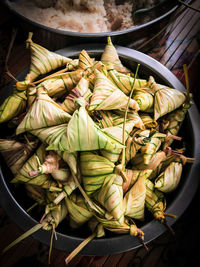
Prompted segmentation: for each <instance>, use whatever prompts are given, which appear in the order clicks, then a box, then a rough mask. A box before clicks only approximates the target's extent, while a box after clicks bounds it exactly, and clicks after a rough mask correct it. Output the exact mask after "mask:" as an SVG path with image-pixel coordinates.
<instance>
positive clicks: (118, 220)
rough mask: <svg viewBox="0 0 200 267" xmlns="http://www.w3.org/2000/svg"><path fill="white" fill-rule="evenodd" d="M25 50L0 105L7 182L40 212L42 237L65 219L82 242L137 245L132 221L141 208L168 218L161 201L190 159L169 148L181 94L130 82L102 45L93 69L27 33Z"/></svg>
mask: <svg viewBox="0 0 200 267" xmlns="http://www.w3.org/2000/svg"><path fill="white" fill-rule="evenodd" d="M26 43H27V46H28V47H29V48H30V51H31V63H30V69H29V73H28V74H27V76H26V77H25V80H24V81H22V82H19V81H18V82H16V86H15V89H14V92H13V93H12V94H11V95H10V96H9V97H8V98H7V99H6V100H5V101H4V103H3V104H2V105H1V107H0V122H1V123H2V122H3V123H5V122H7V123H8V126H9V127H14V131H15V135H13V136H12V138H10V139H0V151H1V153H2V155H3V156H4V157H5V159H6V162H7V164H8V166H9V167H10V169H11V170H12V172H13V174H14V178H13V179H12V181H11V183H14V184H24V185H25V189H26V192H27V194H28V195H29V196H30V197H31V198H32V199H33V200H34V201H35V202H36V203H37V204H39V205H40V206H43V207H44V216H43V217H42V219H41V222H40V224H39V225H40V226H39V227H41V228H43V229H45V230H51V229H55V227H57V226H58V224H59V223H60V222H61V221H62V220H64V219H66V220H68V223H69V225H70V227H71V228H73V229H76V228H78V227H80V226H82V225H86V224H87V225H88V227H89V229H90V230H91V233H92V235H91V238H89V240H91V239H92V238H94V237H102V236H104V235H105V232H106V231H107V230H109V231H112V232H114V233H119V234H125V233H127V234H130V235H133V236H138V237H139V238H140V239H141V240H142V239H143V235H144V234H143V232H142V231H141V230H140V229H139V228H137V226H136V224H137V221H138V220H141V221H143V220H144V215H145V212H146V210H148V212H150V213H152V216H154V217H155V218H156V219H157V220H159V221H160V222H162V223H165V222H166V220H165V216H167V215H169V216H173V215H170V214H167V213H165V209H166V200H165V194H168V193H169V192H171V191H173V190H174V189H176V187H177V185H178V184H179V181H180V178H181V173H182V168H183V165H184V164H185V163H186V162H192V161H193V159H190V158H187V157H185V156H184V155H183V153H184V148H183V149H177V150H174V149H172V148H171V147H170V146H171V144H172V142H173V140H174V139H176V140H180V139H181V138H180V137H178V136H177V134H178V132H179V129H180V127H181V125H182V122H183V120H184V118H185V115H186V113H187V110H188V108H189V107H190V95H189V93H183V92H181V91H179V90H176V89H172V88H169V87H167V86H164V85H160V84H157V83H156V81H155V80H154V78H153V77H152V76H150V77H149V79H148V80H145V79H140V78H138V77H139V75H137V73H135V74H134V73H132V72H131V71H130V70H129V69H127V68H126V67H125V66H123V65H122V62H121V61H120V59H119V56H118V54H117V51H116V49H115V47H114V46H113V44H112V42H111V39H110V38H108V43H107V45H106V46H105V49H104V51H103V53H102V55H101V58H100V61H96V59H95V58H91V57H90V56H89V55H88V53H87V52H86V51H85V50H82V51H81V53H80V54H79V57H78V58H77V59H70V58H67V57H64V56H62V55H59V54H56V53H54V52H50V51H48V50H47V49H45V48H43V47H41V46H40V45H38V44H35V43H34V42H33V41H32V34H31V33H30V34H29V38H28V40H27V41H26ZM141 68H142V66H141ZM139 72H140V71H138V73H139ZM41 75H42V76H41ZM45 75H46V76H45ZM41 77H42V78H41ZM39 78H41V79H40V80H37V79H39ZM176 142H177V141H176ZM152 218H153V217H152ZM105 229H106V231H105Z"/></svg>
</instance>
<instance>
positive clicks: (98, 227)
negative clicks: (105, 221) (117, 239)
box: [88, 217, 105, 238]
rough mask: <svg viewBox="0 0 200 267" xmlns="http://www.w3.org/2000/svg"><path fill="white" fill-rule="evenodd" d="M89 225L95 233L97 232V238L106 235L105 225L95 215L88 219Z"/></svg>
mask: <svg viewBox="0 0 200 267" xmlns="http://www.w3.org/2000/svg"><path fill="white" fill-rule="evenodd" d="M88 227H89V228H90V230H91V231H92V233H94V232H95V233H96V237H97V238H99V237H103V236H105V231H104V227H103V225H102V224H101V223H99V222H98V221H97V219H96V218H95V217H92V218H91V219H90V220H89V221H88Z"/></svg>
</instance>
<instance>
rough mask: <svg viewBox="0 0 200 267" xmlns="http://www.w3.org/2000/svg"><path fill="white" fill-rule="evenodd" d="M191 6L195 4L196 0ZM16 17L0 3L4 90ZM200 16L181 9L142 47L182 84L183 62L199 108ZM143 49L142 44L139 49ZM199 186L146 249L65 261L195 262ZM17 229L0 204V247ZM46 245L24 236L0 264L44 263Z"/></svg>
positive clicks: (15, 59)
mask: <svg viewBox="0 0 200 267" xmlns="http://www.w3.org/2000/svg"><path fill="white" fill-rule="evenodd" d="M191 4H192V5H194V6H195V7H198V8H200V3H199V1H198V0H196V1H191ZM15 20H16V18H15V16H14V15H13V14H11V13H10V12H9V10H8V9H7V8H5V7H4V6H3V5H2V4H0V85H1V86H0V88H1V89H0V90H1V93H3V92H4V90H6V85H7V84H8V83H9V82H10V78H9V77H8V76H6V75H5V73H4V62H5V56H6V53H7V48H8V44H9V42H10V38H11V34H12V28H13V26H14V25H15ZM199 22H200V16H199V13H197V12H195V11H193V10H190V9H186V10H185V11H183V12H182V13H181V14H180V15H179V16H178V17H177V18H176V20H174V21H173V22H172V23H171V24H170V26H169V27H168V28H167V30H166V31H165V34H164V36H163V37H162V38H161V39H160V41H159V42H158V43H157V46H155V47H154V49H153V50H151V51H147V53H148V55H150V56H151V57H153V58H155V59H157V60H158V61H160V62H161V63H162V64H163V65H165V66H166V67H167V68H168V69H170V70H171V71H172V72H173V73H174V74H175V75H176V76H177V77H178V78H179V79H180V80H181V81H182V82H183V83H185V79H184V74H183V64H187V65H188V69H189V77H190V87H191V91H192V94H193V96H194V102H195V103H196V105H197V107H198V108H200V90H199V81H198V80H199V75H200V72H199V67H200V60H199V59H200V53H199V52H200V47H199V42H200V31H199V30H200V28H199V25H200V24H199ZM22 36H23V34H22V35H20V36H19V37H18V36H17V39H16V41H15V46H14V48H13V50H12V54H11V57H10V60H9V68H10V71H11V72H12V74H13V75H14V76H16V75H17V74H18V73H20V72H21V71H22V70H23V69H24V66H26V65H27V62H28V60H29V54H28V53H27V51H26V50H25V49H24V40H25V38H24V39H23V38H22ZM141 51H142V48H141ZM199 196H200V190H199V189H198V192H197V194H196V195H195V197H194V199H193V200H192V202H191V204H190V206H189V207H188V208H187V210H186V211H185V212H184V214H183V216H182V217H181V218H180V219H179V220H178V221H177V222H176V223H175V224H174V226H173V229H174V231H175V232H176V236H175V237H173V236H171V235H170V234H169V233H168V232H165V233H164V234H163V235H162V236H160V237H159V238H157V239H156V240H154V241H153V242H151V243H150V244H149V245H148V246H149V252H148V253H147V252H146V251H145V250H144V248H138V249H135V250H131V251H128V252H125V253H121V254H116V255H108V256H102V257H99V256H94V257H89V256H81V255H78V256H77V257H76V258H75V259H73V260H72V261H71V263H70V264H69V266H70V267H72V266H79V267H81V266H92V267H97V266H99V267H101V266H103V267H107V266H108V267H112V266H120V267H124V266H130V267H131V266H134V267H139V266H140V267H153V266H155V267H158V266H160V267H175V266H176V267H184V266H189V264H190V263H191V262H192V261H193V262H194V261H195V260H196V262H198V260H199V250H198V241H199V233H200V231H199V223H198V221H197V219H196V217H197V216H199V214H198V210H199V206H198V203H200V197H199ZM22 233H23V232H22V230H21V229H20V228H19V227H18V226H17V225H16V224H15V223H14V222H12V221H11V220H10V219H9V218H8V217H7V215H6V213H5V211H4V210H3V209H2V208H0V251H1V250H2V249H3V248H4V247H5V246H6V245H7V244H9V243H10V242H12V241H13V240H14V239H15V238H17V237H18V236H19V235H21V234H22ZM47 257H48V247H47V246H46V245H43V244H41V243H40V242H38V241H36V240H34V239H33V238H32V237H28V238H27V239H25V240H23V241H22V242H21V243H20V244H18V245H17V246H15V247H14V248H12V249H11V250H10V251H8V252H7V253H6V254H5V255H3V256H0V266H2V267H10V266H22V264H27V265H28V266H30V267H31V266H37V267H39V266H46V265H47ZM66 257H67V253H65V252H62V251H57V250H55V249H54V250H53V252H52V256H51V265H50V266H59V267H60V266H65V264H64V260H65V258H66Z"/></svg>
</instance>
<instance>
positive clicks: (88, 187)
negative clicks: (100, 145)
mask: <svg viewBox="0 0 200 267" xmlns="http://www.w3.org/2000/svg"><path fill="white" fill-rule="evenodd" d="M80 166H81V174H82V180H83V186H84V189H85V191H86V193H87V194H88V195H91V194H93V193H94V192H95V191H96V190H98V189H99V188H101V186H102V184H103V183H104V180H105V178H106V177H108V176H109V175H112V173H113V171H114V168H115V165H114V163H112V162H111V161H110V160H108V159H107V158H105V157H102V156H99V155H97V154H95V153H92V152H81V154H80Z"/></svg>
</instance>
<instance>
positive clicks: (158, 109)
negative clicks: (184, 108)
mask: <svg viewBox="0 0 200 267" xmlns="http://www.w3.org/2000/svg"><path fill="white" fill-rule="evenodd" d="M150 81H151V88H152V90H153V92H154V120H156V121H157V119H158V118H160V117H162V116H164V115H165V114H167V113H170V112H172V111H173V110H175V109H177V108H179V107H180V106H181V105H182V104H183V103H184V102H185V100H186V96H185V94H184V93H182V92H181V91H179V90H176V89H172V88H169V87H167V86H164V85H160V84H157V83H156V82H155V80H154V78H153V77H150Z"/></svg>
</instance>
